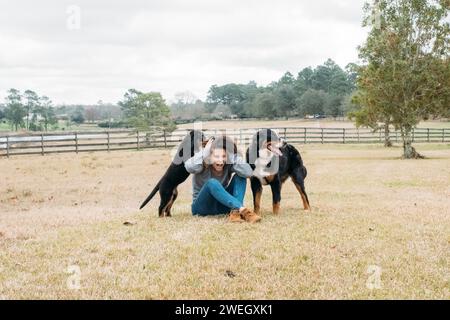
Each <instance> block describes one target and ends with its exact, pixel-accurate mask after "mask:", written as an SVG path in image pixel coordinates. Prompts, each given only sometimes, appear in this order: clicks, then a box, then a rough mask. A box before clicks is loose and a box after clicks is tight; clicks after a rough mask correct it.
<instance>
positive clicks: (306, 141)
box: [304, 128, 308, 144]
mask: <svg viewBox="0 0 450 320" xmlns="http://www.w3.org/2000/svg"><path fill="white" fill-rule="evenodd" d="M304 130H305V136H304V139H305V144H307V143H308V139H307V137H306V135H307V134H308V133H307V129H306V128H305V129H304Z"/></svg>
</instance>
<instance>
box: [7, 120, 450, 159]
mask: <svg viewBox="0 0 450 320" xmlns="http://www.w3.org/2000/svg"><path fill="white" fill-rule="evenodd" d="M272 129H273V130H275V131H277V132H278V133H279V135H280V137H282V138H284V139H286V141H288V142H290V143H301V144H312V143H319V144H326V143H340V144H347V143H348V144H351V143H383V142H384V132H376V133H374V132H373V131H371V130H368V129H356V128H305V127H286V128H272ZM257 130H258V129H256V128H255V129H234V130H233V129H227V130H226V131H225V130H221V129H209V130H204V132H205V134H206V135H217V134H220V133H225V132H226V134H227V135H230V136H232V137H234V138H235V139H236V140H237V141H238V142H239V144H240V145H244V146H247V145H248V144H249V143H250V140H251V138H252V137H253V135H254V134H255V132H256V131H257ZM187 132H188V130H187V129H179V130H175V131H174V132H171V133H167V132H159V133H149V132H139V131H133V130H121V131H95V132H66V133H63V134H61V133H45V134H43V133H38V134H26V135H3V136H1V135H0V157H4V156H6V157H9V156H15V155H33V154H35V155H36V154H40V155H45V154H52V153H65V152H75V153H80V152H95V151H115V150H142V149H149V148H172V147H174V146H176V145H177V144H178V143H179V142H180V141H181V140H182V139H183V138H184V136H185V135H186V134H187ZM390 137H391V140H392V141H393V142H401V134H400V133H399V132H396V131H392V132H391V133H390ZM413 142H424V143H431V142H435V143H436V142H439V143H443V142H450V129H431V128H425V129H422V128H420V129H415V130H414V131H413Z"/></svg>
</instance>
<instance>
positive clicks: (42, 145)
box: [41, 133, 44, 155]
mask: <svg viewBox="0 0 450 320" xmlns="http://www.w3.org/2000/svg"><path fill="white" fill-rule="evenodd" d="M41 155H44V135H43V134H42V133H41Z"/></svg>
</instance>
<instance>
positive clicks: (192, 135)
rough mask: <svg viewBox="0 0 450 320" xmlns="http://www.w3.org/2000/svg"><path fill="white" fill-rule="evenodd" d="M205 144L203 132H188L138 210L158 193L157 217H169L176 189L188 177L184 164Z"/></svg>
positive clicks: (175, 196) (176, 195) (176, 194)
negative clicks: (159, 198) (159, 199)
mask: <svg viewBox="0 0 450 320" xmlns="http://www.w3.org/2000/svg"><path fill="white" fill-rule="evenodd" d="M207 142H208V141H207V140H206V139H205V136H204V134H203V132H201V131H198V130H192V131H190V132H189V133H188V134H187V135H186V137H184V139H183V141H182V142H181V144H180V145H179V147H178V149H177V153H176V155H175V157H174V159H173V161H172V163H171V164H170V166H169V168H168V169H167V171H166V173H165V174H164V176H163V177H162V178H161V179H160V180H159V182H158V184H157V185H156V187H155V188H154V189H153V191H152V192H151V193H150V195H149V196H148V197H147V199H145V201H144V202H143V203H142V204H141V207H140V208H139V209H142V208H144V207H145V206H146V205H147V203H149V202H150V200H152V198H153V197H154V196H155V194H156V193H157V192H158V191H159V195H160V197H161V202H160V204H159V209H158V212H159V216H160V217H164V216H166V217H170V216H171V213H170V210H171V209H172V205H173V203H174V202H175V200H176V199H177V197H178V191H177V187H178V185H180V184H181V183H183V182H184V181H186V179H187V178H188V177H189V172H187V171H186V169H185V167H184V162H185V161H186V160H188V159H190V158H191V157H193V156H194V154H195V153H197V152H198V151H200V149H201V148H202V147H204V145H205V144H206V143H207Z"/></svg>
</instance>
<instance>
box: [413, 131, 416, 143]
mask: <svg viewBox="0 0 450 320" xmlns="http://www.w3.org/2000/svg"><path fill="white" fill-rule="evenodd" d="M415 140H416V130H414V129H413V130H412V142H416V141H415Z"/></svg>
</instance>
